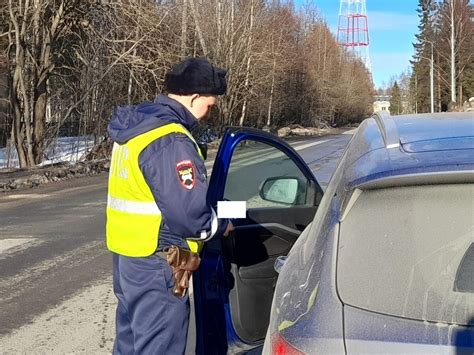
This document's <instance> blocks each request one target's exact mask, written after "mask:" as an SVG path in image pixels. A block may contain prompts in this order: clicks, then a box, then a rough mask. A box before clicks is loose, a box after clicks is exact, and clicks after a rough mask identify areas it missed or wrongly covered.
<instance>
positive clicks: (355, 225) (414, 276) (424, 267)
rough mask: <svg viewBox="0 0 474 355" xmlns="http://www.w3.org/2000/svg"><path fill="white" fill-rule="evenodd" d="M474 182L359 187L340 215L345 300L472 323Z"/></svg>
mask: <svg viewBox="0 0 474 355" xmlns="http://www.w3.org/2000/svg"><path fill="white" fill-rule="evenodd" d="M473 242H474V184H453V185H437V186H416V187H414V186H411V187H398V188H390V189H380V190H368V191H363V192H362V193H361V195H360V196H359V198H358V199H357V201H356V202H355V204H354V205H353V206H352V208H351V210H350V211H349V213H348V214H347V216H346V217H345V218H344V220H343V221H342V222H341V228H340V237H339V251H338V271H337V280H338V281H337V286H338V290H339V293H340V295H341V298H342V300H343V302H344V303H346V304H349V305H353V306H356V307H359V308H363V309H367V310H371V311H376V312H379V313H385V314H390V315H394V316H399V317H405V318H411V319H419V320H424V321H432V322H445V323H454V324H465V325H467V324H471V322H472V319H473V318H474V293H473V289H474V285H473V282H474V281H473V280H474V278H473V275H474V273H473V265H474V251H473V246H472V245H473Z"/></svg>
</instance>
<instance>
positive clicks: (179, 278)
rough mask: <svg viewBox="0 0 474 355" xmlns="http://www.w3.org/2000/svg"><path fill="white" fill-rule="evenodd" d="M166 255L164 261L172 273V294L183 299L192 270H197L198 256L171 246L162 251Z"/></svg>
mask: <svg viewBox="0 0 474 355" xmlns="http://www.w3.org/2000/svg"><path fill="white" fill-rule="evenodd" d="M163 251H164V252H165V254H166V261H167V262H168V264H169V266H171V270H172V271H173V278H174V288H173V294H174V295H175V296H178V297H184V295H186V290H187V289H188V288H189V279H190V278H191V275H192V274H193V271H194V270H197V269H198V267H199V264H200V263H201V258H200V257H199V254H196V253H193V252H192V251H190V250H187V249H183V248H180V247H177V246H176V245H172V246H170V247H166V248H165V249H163Z"/></svg>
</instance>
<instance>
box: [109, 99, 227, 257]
mask: <svg viewBox="0 0 474 355" xmlns="http://www.w3.org/2000/svg"><path fill="white" fill-rule="evenodd" d="M167 123H179V124H181V125H183V126H184V127H185V128H186V129H187V130H188V131H190V132H192V131H194V130H195V129H196V128H197V126H198V121H197V120H196V119H195V118H194V116H193V115H192V114H191V113H190V112H189V111H188V110H187V109H186V108H185V107H184V106H183V105H181V104H180V103H179V102H177V101H175V100H173V99H170V98H168V97H167V96H165V95H160V96H158V97H157V98H156V99H155V101H154V102H146V103H142V104H140V105H137V106H123V107H118V108H117V109H116V110H115V112H114V113H113V114H112V117H111V120H110V123H109V127H108V132H109V135H110V137H111V138H112V139H113V140H114V141H115V142H117V143H119V144H123V143H125V142H127V141H128V140H130V139H132V138H133V137H136V136H138V135H140V134H142V133H145V132H148V131H150V130H152V129H155V128H157V127H160V126H162V125H165V124H167ZM139 160H140V161H139V165H140V169H141V171H142V173H143V175H144V177H145V180H146V182H147V183H148V186H149V187H150V189H151V191H152V193H153V196H154V197H155V201H156V203H157V205H158V208H159V209H160V210H161V213H162V216H163V222H162V226H161V229H160V235H159V246H158V249H159V250H161V249H163V248H164V247H165V246H168V245H172V244H174V245H178V246H181V247H185V248H187V244H186V242H185V238H187V237H194V238H200V237H205V238H206V239H207V240H208V239H210V238H212V237H213V236H214V235H215V234H222V233H223V231H224V230H225V227H226V226H227V223H228V221H227V220H223V219H220V220H219V223H218V228H217V232H215V233H214V234H212V233H211V223H212V219H213V213H212V210H211V207H210V206H209V205H208V203H207V198H206V197H207V196H206V195H207V187H208V182H207V172H206V167H205V166H204V162H203V160H202V159H201V158H200V156H199V153H198V151H197V149H196V146H195V144H194V143H193V142H192V141H191V140H190V139H189V138H188V137H187V136H185V135H183V134H178V133H173V134H170V135H167V136H164V137H162V138H159V139H157V140H155V141H154V142H153V143H151V144H150V145H149V146H148V147H147V148H146V149H145V150H143V152H142V153H141V154H140V159H139ZM188 161H190V162H191V163H192V166H193V175H194V176H193V187H192V188H191V189H190V188H189V186H188V187H186V186H185V185H184V184H183V183H182V180H180V176H179V173H178V169H179V167H180V166H182V164H183V162H184V165H186V166H189V162H188ZM203 232H204V233H203Z"/></svg>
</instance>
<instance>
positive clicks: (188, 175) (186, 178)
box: [176, 160, 195, 190]
mask: <svg viewBox="0 0 474 355" xmlns="http://www.w3.org/2000/svg"><path fill="white" fill-rule="evenodd" d="M176 172H177V174H178V179H179V183H180V184H181V186H183V187H184V188H185V189H187V190H192V189H193V188H194V182H195V172H194V166H193V163H192V162H191V160H182V161H180V162H179V163H178V164H176Z"/></svg>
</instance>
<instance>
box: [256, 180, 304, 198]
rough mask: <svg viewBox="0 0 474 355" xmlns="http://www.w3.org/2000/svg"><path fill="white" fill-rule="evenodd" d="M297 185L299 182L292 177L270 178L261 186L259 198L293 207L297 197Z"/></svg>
mask: <svg viewBox="0 0 474 355" xmlns="http://www.w3.org/2000/svg"><path fill="white" fill-rule="evenodd" d="M298 185H299V181H298V179H297V178H294V177H287V176H280V177H271V178H268V179H267V180H265V182H264V183H263V184H262V187H261V188H260V197H261V198H262V199H264V200H266V201H271V202H277V203H284V204H288V205H293V204H295V202H296V199H297V197H298V191H299V186H298Z"/></svg>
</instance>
